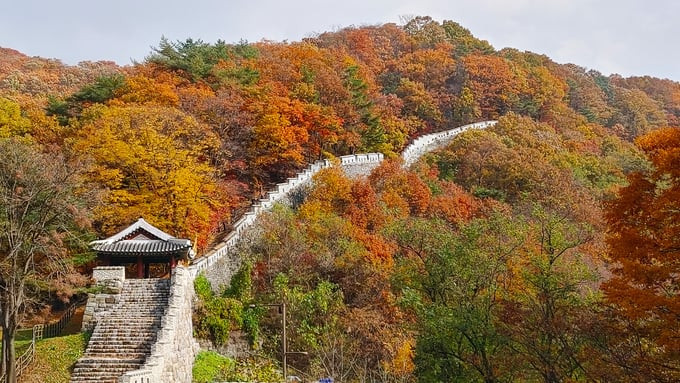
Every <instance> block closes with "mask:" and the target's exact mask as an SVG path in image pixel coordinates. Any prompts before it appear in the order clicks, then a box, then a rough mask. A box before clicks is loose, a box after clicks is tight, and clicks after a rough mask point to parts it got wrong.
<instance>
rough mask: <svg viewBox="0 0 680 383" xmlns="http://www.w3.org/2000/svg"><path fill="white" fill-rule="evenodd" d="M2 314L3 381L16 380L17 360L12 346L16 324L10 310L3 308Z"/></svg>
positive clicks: (9, 382) (13, 381)
mask: <svg viewBox="0 0 680 383" xmlns="http://www.w3.org/2000/svg"><path fill="white" fill-rule="evenodd" d="M5 309H6V310H4V312H3V315H2V358H3V360H2V364H3V366H4V373H5V382H6V383H16V382H17V371H16V368H17V360H16V350H15V348H14V336H15V335H16V327H17V326H16V324H15V322H16V321H15V320H14V318H12V315H11V310H9V309H8V308H5Z"/></svg>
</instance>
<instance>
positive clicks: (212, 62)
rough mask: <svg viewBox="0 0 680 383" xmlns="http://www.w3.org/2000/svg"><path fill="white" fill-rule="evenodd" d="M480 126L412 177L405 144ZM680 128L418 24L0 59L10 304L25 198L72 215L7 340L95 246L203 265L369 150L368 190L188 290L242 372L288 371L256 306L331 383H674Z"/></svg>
mask: <svg viewBox="0 0 680 383" xmlns="http://www.w3.org/2000/svg"><path fill="white" fill-rule="evenodd" d="M484 120H498V124H496V125H495V126H493V127H489V128H487V129H484V130H471V131H467V132H465V133H462V134H461V135H459V136H457V137H456V138H455V139H454V140H453V141H452V143H451V144H450V145H449V146H447V147H446V148H444V149H442V150H439V151H436V152H432V153H429V154H427V155H425V156H424V157H423V158H422V159H421V160H420V161H418V162H417V163H416V164H414V165H413V166H411V167H410V168H408V169H405V168H404V167H402V163H401V162H400V161H401V160H400V157H399V154H400V153H401V151H402V150H403V148H404V147H405V146H406V145H407V144H408V143H410V142H411V141H412V140H413V139H414V138H416V137H418V136H421V135H423V134H427V133H433V132H438V131H443V130H446V129H452V128H454V127H457V126H460V125H463V124H467V123H471V122H477V121H484ZM679 126H680V83H678V82H674V81H671V80H663V79H657V78H652V77H629V78H624V77H621V76H618V75H611V76H605V75H603V74H601V73H599V72H597V71H596V70H587V69H585V68H582V67H579V66H577V65H574V64H558V63H556V62H554V61H552V60H551V59H550V58H548V57H546V56H544V55H541V54H537V53H531V52H521V51H519V50H516V49H511V48H505V49H502V50H497V49H496V48H494V47H493V46H491V45H490V44H489V43H488V42H486V41H482V40H479V39H477V38H475V37H474V36H473V35H472V34H471V32H470V31H468V30H467V29H465V28H464V27H463V26H461V25H459V24H457V23H456V22H453V21H441V22H440V21H436V20H433V19H431V18H429V17H414V18H412V19H411V20H410V21H408V22H406V23H405V24H404V25H396V24H384V25H376V26H363V27H349V28H345V29H341V30H338V31H335V32H326V33H321V34H318V35H316V36H314V37H309V38H305V39H303V40H302V41H299V42H283V43H281V42H269V41H261V42H257V43H249V42H245V41H242V42H240V43H233V44H230V43H226V42H223V41H217V42H215V43H208V42H203V41H200V40H192V39H187V40H184V41H170V40H167V39H161V40H160V41H159V43H158V45H157V46H156V47H154V48H152V49H151V50H150V52H149V54H148V56H147V57H146V58H145V59H144V60H143V61H141V62H137V63H134V64H133V65H129V66H118V65H116V64H114V63H111V62H82V63H80V64H78V65H77V66H67V65H64V64H62V63H61V62H60V61H59V60H55V59H43V58H38V57H28V56H26V55H24V54H22V53H20V52H17V51H15V50H12V49H8V48H0V157H2V158H0V191H1V192H2V196H0V204H1V205H3V209H4V210H3V211H0V228H2V229H3V233H2V234H0V235H2V236H4V237H3V238H2V239H0V256H1V257H2V259H3V260H2V264H1V265H0V282H1V284H2V287H3V291H2V292H0V300H2V301H3V302H5V301H6V300H8V299H9V296H10V292H11V291H12V289H13V288H14V287H12V288H8V287H7V286H9V285H11V283H10V281H11V278H10V277H9V276H10V275H12V273H16V272H17V271H16V270H17V268H16V265H12V264H9V263H11V262H9V263H8V260H9V259H11V257H10V256H9V255H8V254H10V253H12V252H13V251H15V249H14V248H13V247H12V246H13V243H15V241H16V239H15V238H12V236H11V235H9V234H7V235H6V234H5V233H4V232H7V233H9V232H10V230H9V229H8V228H9V227H11V225H12V222H14V221H13V219H14V216H13V214H14V213H13V212H14V210H12V209H11V208H10V207H11V205H12V204H13V203H14V202H13V201H14V200H13V199H12V198H18V199H21V198H22V195H24V194H25V193H33V189H31V186H30V185H34V184H38V186H37V188H40V187H44V186H45V185H60V187H58V188H56V189H55V190H56V191H55V196H56V195H57V194H56V193H57V192H58V193H59V194H58V197H56V199H55V200H54V201H56V202H54V205H53V206H52V205H50V206H52V209H53V210H58V211H60V212H61V213H60V214H59V216H58V217H56V218H55V220H54V221H49V222H47V223H46V226H47V227H52V226H50V225H55V226H54V230H48V231H40V232H39V233H38V231H36V233H38V234H35V233H33V234H31V235H34V234H35V235H34V236H33V237H31V239H32V240H33V241H34V242H35V243H38V244H39V246H35V248H34V249H33V250H34V251H33V250H32V252H31V253H30V254H31V257H34V258H31V262H35V265H36V266H35V268H34V269H33V270H23V271H21V272H23V273H24V275H26V276H28V277H27V279H26V281H27V282H26V284H27V285H26V286H22V288H23V289H24V290H23V291H25V294H26V299H25V301H22V302H15V304H16V307H15V308H16V309H17V310H18V311H17V312H21V313H22V314H21V315H19V316H18V317H17V323H15V324H11V323H10V324H5V323H3V328H6V327H5V326H6V325H16V326H18V325H19V322H20V321H21V320H30V318H31V317H34V316H38V315H41V313H44V312H45V310H48V311H49V307H52V306H55V307H57V306H60V305H63V304H64V302H68V301H69V300H70V299H72V297H73V296H74V295H77V294H82V291H83V290H82V289H83V288H84V287H85V286H86V285H87V283H88V275H90V273H91V269H92V267H93V266H94V264H95V262H94V258H93V256H92V254H90V252H89V251H88V250H87V246H86V245H87V243H88V242H89V241H91V240H93V239H95V238H103V237H106V236H108V235H112V234H114V233H116V232H117V231H119V230H120V229H122V228H124V227H126V226H127V225H129V224H130V223H132V222H134V221H136V220H137V218H139V217H144V218H145V219H146V220H147V221H149V222H150V223H152V224H153V225H156V226H157V227H159V228H161V229H163V230H165V231H167V232H169V233H174V234H175V235H176V236H178V237H180V238H190V239H191V240H192V241H194V242H195V243H196V244H197V252H198V256H200V255H201V254H203V253H204V252H205V251H206V250H208V249H209V248H210V246H211V245H212V244H214V243H216V241H219V240H220V238H221V236H222V235H223V234H224V233H225V232H228V231H229V230H230V227H231V225H232V224H233V222H235V221H236V220H237V219H238V218H239V217H240V216H241V215H242V214H243V212H244V211H245V210H246V209H247V207H248V206H249V205H250V203H251V202H252V201H253V200H254V199H259V198H261V197H263V195H264V193H265V192H266V191H267V190H269V189H270V188H271V187H272V185H275V184H276V183H277V182H282V181H284V180H285V179H286V178H287V177H290V176H292V175H294V174H295V173H296V172H297V171H299V170H301V169H303V168H305V167H306V166H307V164H309V163H311V162H314V161H316V160H318V159H331V160H333V159H334V158H336V157H338V156H341V155H346V154H353V153H366V152H381V153H384V155H385V158H387V160H386V161H384V162H383V163H382V164H381V165H380V166H379V167H377V168H376V169H375V170H374V171H373V172H372V173H371V174H370V176H368V177H355V178H351V177H348V176H347V175H345V174H344V173H343V171H342V170H341V169H340V168H338V167H333V168H328V169H324V170H322V171H321V172H320V173H319V174H318V175H317V176H316V177H315V179H314V186H313V187H312V188H310V189H309V190H307V193H306V195H305V198H304V199H302V200H300V201H297V202H296V203H293V204H292V206H286V205H279V206H276V207H275V208H274V209H273V210H272V211H271V212H270V213H267V214H266V216H265V217H263V218H262V222H261V224H260V229H259V231H258V233H257V235H253V236H251V237H249V238H248V240H247V241H244V243H243V244H242V245H241V246H240V248H239V253H240V257H241V258H242V259H243V260H244V261H243V266H242V267H241V269H240V270H239V272H238V273H237V274H236V276H235V279H234V282H233V283H232V286H223V287H222V291H219V292H211V291H208V290H209V288H208V289H207V290H206V288H205V286H202V285H200V281H197V288H196V289H197V293H198V294H199V296H201V299H202V300H203V301H204V302H203V303H202V304H201V305H199V306H198V307H197V310H196V315H195V323H194V324H195V334H196V335H197V336H199V337H203V338H206V339H210V340H211V341H212V342H215V343H223V342H225V341H226V338H228V336H227V335H225V334H228V332H229V331H230V330H235V329H244V330H245V331H247V332H248V333H249V334H250V336H251V340H252V341H253V344H255V345H256V346H257V347H256V348H259V351H258V352H259V356H258V359H257V360H253V361H252V363H253V364H258V365H267V363H276V361H277V360H278V359H277V358H278V356H277V352H278V350H279V349H280V346H279V342H280V339H278V338H277V336H278V335H277V334H278V331H279V329H278V328H277V327H276V326H277V323H278V322H276V318H271V317H270V316H268V315H267V313H265V312H263V311H262V310H250V309H248V307H249V304H251V303H254V302H280V301H286V302H287V303H288V305H289V314H288V315H289V321H290V323H291V330H290V333H289V335H288V337H289V339H288V342H289V347H290V348H291V349H296V350H305V351H307V352H308V353H309V354H308V356H305V357H294V358H291V361H290V363H291V365H292V366H294V367H295V368H297V369H299V370H301V371H304V372H306V373H308V374H310V375H312V376H333V377H334V378H335V381H337V382H547V383H548V382H581V381H583V382H586V381H588V382H591V381H594V382H677V381H679V380H680V128H679ZM17 179H18V180H19V181H16V180H17ZM34 181H35V182H34ZM17 182H19V184H20V185H19V186H17ZM32 182H33V183H32ZM50 182H52V183H51V184H50ZM8 185H9V186H8ZM12 185H13V186H12ZM40 185H42V186H40ZM17 188H19V189H17ZM50 188H51V187H49V186H48V189H49V190H52V189H50ZM40 190H42V191H40ZM40 190H39V191H37V192H36V193H38V194H40V193H46V194H49V193H50V192H49V190H47V189H40ZM46 190H47V191H46ZM53 197H54V196H50V197H49V198H53ZM45 198H48V197H45ZM50 201H52V200H50ZM5 205H6V206H8V207H7V208H5ZM27 219H33V218H32V217H28V218H27ZM35 219H37V218H35ZM41 222H42V221H41ZM41 228H42V226H41ZM41 230H42V229H41ZM16 251H19V250H16ZM3 305H5V303H3ZM4 307H6V306H3V308H4ZM12 307H13V306H12ZM234 312H238V315H235V314H234ZM225 326H226V327H225ZM268 339H269V340H268ZM261 379H264V378H261ZM225 380H226V379H225Z"/></svg>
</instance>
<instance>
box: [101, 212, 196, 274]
mask: <svg viewBox="0 0 680 383" xmlns="http://www.w3.org/2000/svg"><path fill="white" fill-rule="evenodd" d="M90 246H91V248H92V250H94V251H96V252H97V258H98V259H99V260H100V262H101V263H104V264H106V265H108V266H119V265H126V264H136V269H137V278H145V277H146V278H148V277H149V267H150V265H151V264H165V265H169V266H170V268H171V269H172V268H174V267H175V265H176V264H177V262H178V261H179V260H188V259H191V258H193V256H194V252H193V250H192V244H191V241H190V240H188V239H179V238H175V237H173V236H172V235H170V234H168V233H166V232H164V231H162V230H160V229H159V228H157V227H155V226H153V225H151V224H150V223H148V222H146V221H145V220H144V219H143V218H140V219H139V220H137V222H135V223H133V224H132V225H130V226H128V227H127V228H125V229H123V230H122V231H121V232H119V233H118V234H114V235H112V236H110V237H108V238H106V239H102V240H98V241H93V242H91V243H90Z"/></svg>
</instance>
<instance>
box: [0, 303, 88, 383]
mask: <svg viewBox="0 0 680 383" xmlns="http://www.w3.org/2000/svg"><path fill="white" fill-rule="evenodd" d="M79 305H80V302H76V303H73V304H72V305H71V306H69V308H67V309H66V312H64V313H63V314H62V315H61V317H60V318H59V320H58V321H56V322H54V323H49V324H37V325H35V326H33V336H32V339H31V343H30V344H29V345H28V348H27V349H26V351H24V352H23V353H22V354H21V355H19V357H18V358H17V366H16V371H17V376H19V375H21V373H22V372H24V370H25V369H26V368H27V367H28V366H30V365H31V363H33V361H34V360H35V342H37V341H39V340H41V339H45V338H53V337H55V336H57V335H59V334H61V331H62V330H63V329H64V327H66V324H68V322H69V321H70V320H71V318H72V317H73V313H75V312H76V308H78V306H79ZM4 381H5V374H4V373H3V374H2V375H0V382H4Z"/></svg>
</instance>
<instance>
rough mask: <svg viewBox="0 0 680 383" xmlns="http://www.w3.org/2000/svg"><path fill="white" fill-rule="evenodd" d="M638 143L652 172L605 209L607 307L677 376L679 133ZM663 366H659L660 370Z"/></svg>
mask: <svg viewBox="0 0 680 383" xmlns="http://www.w3.org/2000/svg"><path fill="white" fill-rule="evenodd" d="M637 144H638V145H639V146H640V148H641V149H642V150H644V151H645V153H647V155H648V156H649V159H650V160H651V162H652V164H653V169H652V170H650V171H647V172H637V173H633V174H631V175H630V176H629V177H628V180H629V185H628V186H626V187H624V188H622V189H621V190H620V191H619V195H618V198H616V199H615V200H614V201H612V202H611V203H610V204H609V205H608V207H607V215H606V217H607V220H608V222H609V225H610V233H609V238H608V244H609V249H610V256H611V259H612V261H614V262H615V267H614V277H613V278H612V279H611V280H610V281H608V282H607V283H606V284H605V285H604V291H605V293H606V295H607V298H608V299H609V301H610V302H612V303H614V304H615V305H617V306H618V307H619V308H620V309H621V311H622V312H623V313H624V315H625V316H626V317H627V318H629V319H630V320H632V321H634V322H637V323H638V324H639V325H641V326H642V327H643V328H644V329H645V331H644V332H645V333H646V334H647V335H648V337H649V338H650V340H652V342H653V343H654V344H655V347H654V348H653V349H652V354H657V353H658V354H660V355H661V356H662V357H663V358H664V359H666V362H667V363H670V365H668V364H667V365H666V367H669V368H670V367H672V366H674V367H672V368H674V369H675V371H676V377H677V372H678V371H680V370H679V368H680V363H678V361H679V360H680V327H679V326H678V323H679V321H680V287H679V286H680V129H679V128H666V129H661V130H657V131H654V132H652V133H650V134H647V135H645V136H642V137H641V138H639V139H638V140H637ZM661 366H662V364H659V367H661Z"/></svg>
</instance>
